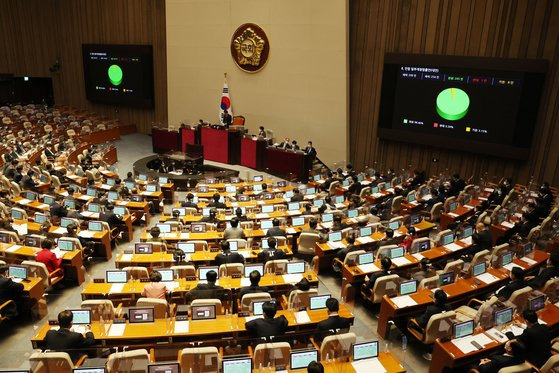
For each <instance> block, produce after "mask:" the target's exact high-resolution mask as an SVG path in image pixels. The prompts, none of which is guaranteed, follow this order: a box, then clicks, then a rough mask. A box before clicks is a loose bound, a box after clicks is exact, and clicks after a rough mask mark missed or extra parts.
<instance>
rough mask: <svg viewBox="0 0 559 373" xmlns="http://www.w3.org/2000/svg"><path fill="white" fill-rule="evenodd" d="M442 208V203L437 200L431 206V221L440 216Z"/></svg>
mask: <svg viewBox="0 0 559 373" xmlns="http://www.w3.org/2000/svg"><path fill="white" fill-rule="evenodd" d="M442 210H443V203H442V202H437V203H435V204H434V205H433V207H431V212H430V215H431V221H437V220H439V219H440V218H441V212H442Z"/></svg>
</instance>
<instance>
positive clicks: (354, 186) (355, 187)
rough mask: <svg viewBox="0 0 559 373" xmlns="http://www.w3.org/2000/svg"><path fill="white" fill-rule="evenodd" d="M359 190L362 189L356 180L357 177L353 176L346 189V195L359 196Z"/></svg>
mask: <svg viewBox="0 0 559 373" xmlns="http://www.w3.org/2000/svg"><path fill="white" fill-rule="evenodd" d="M361 189H363V185H361V183H360V182H359V179H357V175H353V176H352V177H351V184H350V185H349V187H348V188H347V191H348V193H350V194H353V195H359V193H361Z"/></svg>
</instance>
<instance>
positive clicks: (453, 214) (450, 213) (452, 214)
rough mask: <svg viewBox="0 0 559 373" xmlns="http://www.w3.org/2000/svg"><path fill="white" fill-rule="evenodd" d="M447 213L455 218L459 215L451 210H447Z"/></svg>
mask: <svg viewBox="0 0 559 373" xmlns="http://www.w3.org/2000/svg"><path fill="white" fill-rule="evenodd" d="M447 215H450V216H452V217H453V218H457V217H459V216H460V215H458V214H455V213H453V212H449V213H448V214H447Z"/></svg>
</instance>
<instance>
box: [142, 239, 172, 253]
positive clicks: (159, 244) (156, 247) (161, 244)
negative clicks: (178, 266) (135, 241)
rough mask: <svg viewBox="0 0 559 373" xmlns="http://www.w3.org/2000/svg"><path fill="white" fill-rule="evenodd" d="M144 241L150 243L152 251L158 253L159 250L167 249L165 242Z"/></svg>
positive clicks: (164, 250)
mask: <svg viewBox="0 0 559 373" xmlns="http://www.w3.org/2000/svg"><path fill="white" fill-rule="evenodd" d="M146 243H150V244H151V247H152V248H153V252H154V253H160V252H166V251H167V244H166V243H165V242H153V241H146Z"/></svg>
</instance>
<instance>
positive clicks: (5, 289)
mask: <svg viewBox="0 0 559 373" xmlns="http://www.w3.org/2000/svg"><path fill="white" fill-rule="evenodd" d="M22 295H23V284H19V283H16V282H13V281H12V279H11V278H9V277H8V266H0V305H2V304H4V303H5V302H8V301H10V300H11V301H14V303H16V305H15V306H13V307H12V306H8V307H6V308H4V309H3V310H2V316H5V317H7V318H8V319H12V318H15V317H17V315H18V306H17V305H18V304H19V303H20V298H21V296H22Z"/></svg>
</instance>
